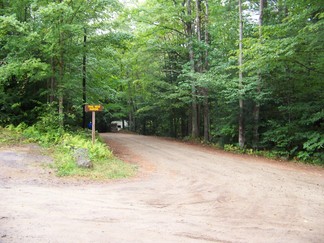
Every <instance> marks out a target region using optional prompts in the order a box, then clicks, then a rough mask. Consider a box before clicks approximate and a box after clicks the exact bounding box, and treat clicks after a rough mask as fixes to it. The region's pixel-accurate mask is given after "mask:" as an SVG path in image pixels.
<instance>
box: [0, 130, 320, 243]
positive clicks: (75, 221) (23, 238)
mask: <svg viewBox="0 0 324 243" xmlns="http://www.w3.org/2000/svg"><path fill="white" fill-rule="evenodd" d="M102 136H103V137H104V138H105V139H107V141H108V143H109V144H110V146H111V147H112V148H113V149H114V150H115V152H116V153H117V154H118V155H119V156H120V157H121V158H123V159H124V160H127V161H129V162H131V163H136V164H139V166H140V169H139V170H140V173H139V175H138V176H137V177H136V178H133V179H128V180H122V181H115V182H109V183H87V182H82V181H79V182H77V181H71V180H63V181H62V180H59V179H56V178H54V177H53V176H52V174H49V173H48V171H46V170H44V169H42V168H40V167H38V166H36V167H35V163H36V162H35V161H34V162H33V163H32V161H29V162H26V161H23V160H19V161H18V162H17V161H16V162H15V163H16V164H12V163H9V162H10V161H8V158H7V157H3V156H2V155H1V153H2V154H3V153H7V155H8V153H10V151H7V150H5V151H2V152H1V151H0V168H1V171H0V242H10V243H11V242H118V243H120V242H324V170H323V169H320V168H314V167H307V166H300V165H294V164H282V163H277V162H273V161H268V160H264V159H258V158H253V157H248V156H239V155H231V154H227V153H224V152H218V151H212V150H210V149H207V148H202V147H199V146H195V145H188V144H183V143H179V142H175V141H169V140H165V139H158V138H154V137H144V136H136V135H129V134H102ZM25 152H26V151H25ZM26 153H28V151H27V152H26ZM25 155H26V154H25ZM11 156H12V154H11ZM9 157H10V156H9ZM18 157H19V156H18ZM27 157H28V156H27ZM3 158H5V159H3ZM13 159H14V158H12V157H11V160H13ZM16 159H17V158H16ZM33 168H36V169H33Z"/></svg>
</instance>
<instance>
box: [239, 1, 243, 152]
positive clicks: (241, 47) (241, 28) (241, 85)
mask: <svg viewBox="0 0 324 243" xmlns="http://www.w3.org/2000/svg"><path fill="white" fill-rule="evenodd" d="M239 21H240V23H239V89H240V90H242V89H243V70H242V64H243V16H242V0H239ZM238 140H239V141H238V142H239V146H240V147H241V148H243V147H244V146H245V132H244V101H243V97H242V96H241V95H240V97H239V139H238Z"/></svg>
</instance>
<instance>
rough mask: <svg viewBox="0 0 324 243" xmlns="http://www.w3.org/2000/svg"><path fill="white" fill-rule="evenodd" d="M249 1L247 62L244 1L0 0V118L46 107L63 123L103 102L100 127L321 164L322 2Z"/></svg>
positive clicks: (31, 119)
mask: <svg viewBox="0 0 324 243" xmlns="http://www.w3.org/2000/svg"><path fill="white" fill-rule="evenodd" d="M134 2H135V1H134ZM141 2H143V1H141ZM242 2H243V5H242V6H243V9H244V11H243V41H242V45H243V64H242V65H239V64H238V57H239V11H238V10H239V8H238V1H233V0H225V1H224V0H209V1H208V0H173V1H166V0H150V1H145V2H144V3H141V4H137V5H132V6H131V7H130V6H123V5H122V4H121V3H119V2H118V1H117V0H94V1H86V0H73V1H71V0H56V1H54V0H53V1H45V0H24V1H18V0H10V1H8V0H0V7H1V9H0V14H1V16H0V49H1V52H0V124H2V125H8V124H15V125H18V124H19V123H21V122H22V121H24V122H25V123H27V124H28V125H33V124H36V123H38V124H40V122H43V125H42V126H43V128H39V129H38V131H41V129H45V130H46V129H47V126H49V125H48V121H46V119H44V117H47V118H48V119H49V120H50V121H55V122H54V123H51V124H52V125H51V126H53V124H57V125H55V126H56V127H55V129H56V130H57V131H60V129H63V128H64V127H66V126H70V127H72V128H74V127H77V126H81V125H82V111H83V109H82V106H83V105H84V104H85V103H101V104H103V105H104V107H105V112H103V113H101V114H98V117H99V119H100V120H99V128H100V129H101V130H107V129H108V127H109V123H110V122H111V121H112V120H117V119H118V120H120V119H124V120H128V123H129V126H130V129H131V130H133V131H136V132H139V133H142V134H156V135H161V136H172V137H180V138H185V137H186V138H195V139H197V138H198V139H199V138H202V139H203V140H205V141H208V142H213V143H217V144H219V145H220V146H224V145H226V146H225V147H226V148H234V147H236V146H241V148H240V149H242V150H249V149H253V150H259V151H269V150H272V151H274V153H275V154H278V155H280V156H284V157H287V158H296V159H299V160H304V161H313V162H317V163H321V164H323V163H324V110H323V109H324V97H323V96H324V94H323V91H322V89H323V87H324V72H323V70H324V68H323V67H324V52H323V39H324V11H323V10H324V7H323V3H322V1H312V0H305V1H297V0H261V1H257V0H251V1H242ZM261 2H262V3H263V4H264V5H263V9H262V11H261V5H260V3H261ZM261 12H262V18H261V19H262V21H261V22H260V13H261ZM239 73H241V74H242V76H243V79H242V80H239ZM239 101H242V105H243V103H244V107H243V106H242V107H243V110H242V111H241V109H240V106H239ZM48 103H51V107H53V106H54V107H55V111H57V112H55V113H53V116H52V117H50V116H48V115H45V114H48V112H50V111H49V110H48V107H49V105H48ZM241 112H242V113H241ZM57 114H58V115H57ZM241 115H242V116H243V121H242V122H243V123H244V124H243V123H242V124H241V123H239V117H241ZM49 117H50V118H49ZM86 118H87V121H89V117H86ZM84 124H85V123H83V125H84ZM239 128H241V129H243V135H244V144H242V143H241V144H238V139H239ZM42 132H43V131H42ZM227 144H232V145H227Z"/></svg>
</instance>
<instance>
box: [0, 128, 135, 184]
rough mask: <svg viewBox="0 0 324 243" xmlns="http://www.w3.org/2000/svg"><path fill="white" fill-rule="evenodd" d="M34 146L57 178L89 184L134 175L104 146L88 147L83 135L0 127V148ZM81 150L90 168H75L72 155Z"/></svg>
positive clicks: (88, 139)
mask: <svg viewBox="0 0 324 243" xmlns="http://www.w3.org/2000/svg"><path fill="white" fill-rule="evenodd" d="M22 142H24V143H37V144H39V145H40V146H42V147H44V148H45V150H46V152H45V153H46V154H47V155H48V156H50V157H52V158H53V159H54V163H52V164H50V165H49V166H50V167H51V168H52V169H54V170H55V171H56V175H57V176H62V177H63V176H64V177H66V176H67V177H82V178H87V179H93V180H107V179H121V178H129V177H131V176H133V175H135V173H136V169H137V168H136V167H135V166H134V165H131V164H127V163H125V162H123V161H121V160H119V159H117V158H115V157H114V156H113V154H112V152H111V151H110V150H109V148H108V147H107V145H106V144H105V143H104V142H103V141H101V140H100V138H99V139H97V140H96V141H95V143H94V144H93V145H92V141H91V136H90V134H87V133H86V132H85V131H83V130H82V131H78V132H73V133H72V132H66V131H62V130H54V129H52V130H51V129H49V130H48V131H46V132H44V131H39V129H37V127H36V126H31V127H28V126H26V125H24V124H21V125H19V126H17V127H14V126H8V127H6V128H1V127H0V146H5V145H16V144H21V143H22ZM78 148H84V149H86V151H88V155H89V158H90V160H91V162H92V164H93V167H92V168H81V167H78V166H77V163H76V161H75V158H74V151H75V150H76V149H78Z"/></svg>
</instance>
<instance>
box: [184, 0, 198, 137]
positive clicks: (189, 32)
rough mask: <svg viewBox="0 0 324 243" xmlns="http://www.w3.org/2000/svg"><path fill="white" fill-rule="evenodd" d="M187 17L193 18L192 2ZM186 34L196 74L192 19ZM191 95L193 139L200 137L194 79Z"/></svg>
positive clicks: (191, 64) (188, 3) (191, 62)
mask: <svg viewBox="0 0 324 243" xmlns="http://www.w3.org/2000/svg"><path fill="white" fill-rule="evenodd" d="M187 16H188V18H191V16H192V9H191V0H187ZM186 32H187V35H188V38H189V45H188V49H189V61H190V66H191V72H192V73H194V72H195V61H194V51H193V33H194V31H193V25H192V21H191V19H189V20H188V21H187V22H186ZM191 95H192V104H191V125H192V127H191V136H192V137H193V138H197V137H199V127H198V111H197V109H198V107H197V98H196V95H197V89H196V84H195V80H194V78H193V79H192V80H191Z"/></svg>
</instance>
